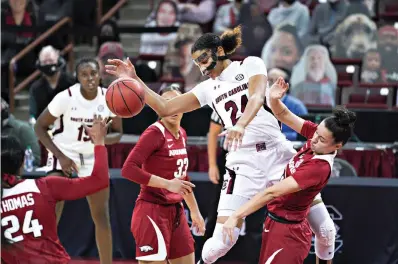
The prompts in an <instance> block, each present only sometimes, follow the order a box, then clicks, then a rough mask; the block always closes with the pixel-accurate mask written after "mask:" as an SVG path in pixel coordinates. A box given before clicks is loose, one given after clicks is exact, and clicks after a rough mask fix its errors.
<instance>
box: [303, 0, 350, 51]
mask: <svg viewBox="0 0 398 264" xmlns="http://www.w3.org/2000/svg"><path fill="white" fill-rule="evenodd" d="M347 6H348V4H347V2H346V1H345V0H328V1H327V2H326V3H318V4H317V5H316V7H315V9H314V11H313V13H312V16H311V21H310V25H309V28H308V35H309V38H308V39H307V42H308V43H306V44H309V43H314V44H315V43H318V44H323V45H326V46H330V42H331V40H332V39H333V32H334V30H335V28H336V26H337V25H338V24H339V23H340V22H341V21H343V20H344V18H345V16H346V10H347Z"/></svg>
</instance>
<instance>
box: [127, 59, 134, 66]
mask: <svg viewBox="0 0 398 264" xmlns="http://www.w3.org/2000/svg"><path fill="white" fill-rule="evenodd" d="M127 65H128V66H130V67H133V68H134V65H133V63H131V60H130V57H127Z"/></svg>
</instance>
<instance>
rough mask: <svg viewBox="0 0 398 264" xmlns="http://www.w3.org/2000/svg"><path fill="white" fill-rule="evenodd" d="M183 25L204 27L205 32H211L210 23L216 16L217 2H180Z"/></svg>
mask: <svg viewBox="0 0 398 264" xmlns="http://www.w3.org/2000/svg"><path fill="white" fill-rule="evenodd" d="M178 2H179V4H178V9H179V11H180V12H181V22H182V23H195V24H200V25H203V30H204V32H207V31H210V30H211V27H210V28H209V26H210V25H209V23H210V22H211V21H212V20H213V19H214V17H215V15H216V0H178Z"/></svg>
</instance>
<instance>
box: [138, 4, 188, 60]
mask: <svg viewBox="0 0 398 264" xmlns="http://www.w3.org/2000/svg"><path fill="white" fill-rule="evenodd" d="M179 24H180V19H179V13H178V8H177V4H176V3H175V2H174V1H172V0H162V1H161V2H160V3H159V4H158V6H157V9H156V12H155V17H154V19H150V20H149V21H148V22H147V24H146V25H145V26H146V27H172V26H175V27H177V26H179ZM176 36H177V33H144V34H142V35H141V46H140V54H151V55H165V54H166V52H167V48H168V44H169V42H171V41H173V40H174V39H175V38H176Z"/></svg>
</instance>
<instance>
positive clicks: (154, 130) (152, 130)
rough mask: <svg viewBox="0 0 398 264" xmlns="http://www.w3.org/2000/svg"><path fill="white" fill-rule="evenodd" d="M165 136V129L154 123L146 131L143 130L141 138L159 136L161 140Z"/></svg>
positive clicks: (160, 124) (158, 123) (157, 122)
mask: <svg viewBox="0 0 398 264" xmlns="http://www.w3.org/2000/svg"><path fill="white" fill-rule="evenodd" d="M165 135H166V128H165V127H164V125H163V124H162V123H161V122H159V121H156V122H155V123H153V124H152V125H150V126H149V127H148V128H147V129H145V131H144V133H143V134H142V136H156V137H159V136H161V137H163V138H164V137H165Z"/></svg>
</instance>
